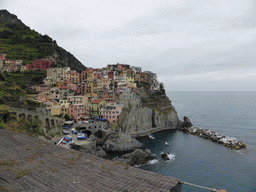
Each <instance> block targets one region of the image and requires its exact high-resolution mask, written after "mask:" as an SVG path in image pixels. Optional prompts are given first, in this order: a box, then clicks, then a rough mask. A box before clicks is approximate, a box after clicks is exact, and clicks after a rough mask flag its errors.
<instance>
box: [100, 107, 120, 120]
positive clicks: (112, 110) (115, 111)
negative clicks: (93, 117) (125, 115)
mask: <svg viewBox="0 0 256 192" xmlns="http://www.w3.org/2000/svg"><path fill="white" fill-rule="evenodd" d="M122 109H123V105H121V104H116V103H108V104H107V106H106V108H105V109H104V110H103V113H102V116H103V118H105V119H107V120H108V121H109V122H110V123H113V122H116V121H117V119H118V117H119V115H120V114H121V112H122Z"/></svg>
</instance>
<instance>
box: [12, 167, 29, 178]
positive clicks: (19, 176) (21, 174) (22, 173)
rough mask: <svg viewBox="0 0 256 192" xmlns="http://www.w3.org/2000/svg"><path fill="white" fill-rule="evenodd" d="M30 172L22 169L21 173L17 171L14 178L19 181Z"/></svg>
mask: <svg viewBox="0 0 256 192" xmlns="http://www.w3.org/2000/svg"><path fill="white" fill-rule="evenodd" d="M29 172H30V170H29V169H23V170H22V171H17V175H16V176H15V179H19V178H21V177H23V176H25V175H27V174H28V173H29Z"/></svg>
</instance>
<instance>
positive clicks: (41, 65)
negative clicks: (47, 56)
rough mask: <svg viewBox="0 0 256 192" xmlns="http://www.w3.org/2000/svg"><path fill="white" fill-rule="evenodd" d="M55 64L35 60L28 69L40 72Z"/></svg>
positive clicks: (28, 65)
mask: <svg viewBox="0 0 256 192" xmlns="http://www.w3.org/2000/svg"><path fill="white" fill-rule="evenodd" d="M52 64H53V62H52V61H47V60H35V61H34V62H33V63H31V64H27V65H26V66H27V69H28V70H34V69H39V70H47V69H48V68H51V67H52Z"/></svg>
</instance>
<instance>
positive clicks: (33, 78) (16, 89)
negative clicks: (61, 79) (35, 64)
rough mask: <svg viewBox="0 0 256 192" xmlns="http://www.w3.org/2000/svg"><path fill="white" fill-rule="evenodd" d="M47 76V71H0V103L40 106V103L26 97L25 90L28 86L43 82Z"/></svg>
mask: <svg viewBox="0 0 256 192" xmlns="http://www.w3.org/2000/svg"><path fill="white" fill-rule="evenodd" d="M45 77H46V72H45V71H24V72H14V73H7V72H5V73H0V104H5V105H15V106H17V105H23V106H27V107H38V106H39V104H38V103H35V102H33V101H31V100H27V99H24V98H25V96H26V91H25V90H27V89H26V87H27V86H31V85H36V84H40V83H42V81H43V79H44V78H45ZM22 98H23V99H22Z"/></svg>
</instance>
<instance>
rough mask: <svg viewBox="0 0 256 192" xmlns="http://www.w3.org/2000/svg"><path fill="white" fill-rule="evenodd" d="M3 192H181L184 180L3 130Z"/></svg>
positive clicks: (0, 170) (0, 180)
mask: <svg viewBox="0 0 256 192" xmlns="http://www.w3.org/2000/svg"><path fill="white" fill-rule="evenodd" d="M0 135H1V141H0V147H1V153H0V159H1V160H0V191H70V192H71V191H172V189H174V191H176V190H177V191H179V189H178V188H179V187H180V186H181V184H180V183H179V182H180V180H178V179H175V178H172V177H169V176H165V175H160V174H157V173H154V172H150V171H145V170H141V169H138V168H134V167H130V166H126V165H124V164H121V163H114V162H112V161H110V160H106V159H102V158H99V157H96V156H93V155H90V154H87V153H82V152H79V151H75V150H72V149H70V150H69V149H65V148H62V147H58V146H56V145H53V144H49V143H47V142H45V141H43V140H39V139H35V138H31V137H29V136H27V135H25V134H18V133H14V132H11V131H8V130H4V129H0Z"/></svg>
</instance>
